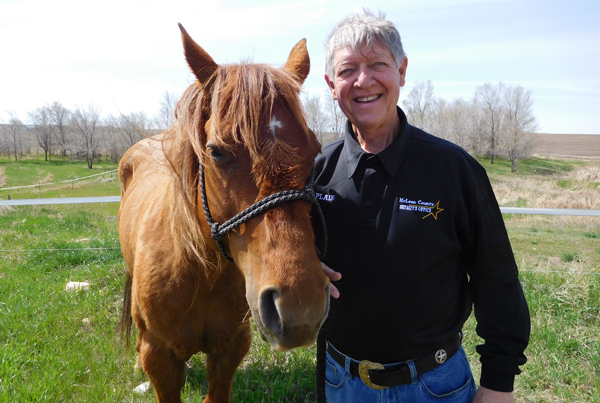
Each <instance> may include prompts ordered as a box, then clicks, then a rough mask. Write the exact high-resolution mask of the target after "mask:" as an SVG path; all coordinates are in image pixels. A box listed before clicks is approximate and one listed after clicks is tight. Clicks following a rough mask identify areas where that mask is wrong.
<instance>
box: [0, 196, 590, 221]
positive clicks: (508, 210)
mask: <svg viewBox="0 0 600 403" xmlns="http://www.w3.org/2000/svg"><path fill="white" fill-rule="evenodd" d="M120 201H121V196H104V197H68V198H60V199H18V200H0V206H34V205H46V204H80V203H82V204H83V203H118V202H120ZM500 211H501V212H502V213H503V214H542V215H569V216H596V217H600V210H593V209H566V208H535V207H500Z"/></svg>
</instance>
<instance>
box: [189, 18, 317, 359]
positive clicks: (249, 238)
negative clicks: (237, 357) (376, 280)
mask: <svg viewBox="0 0 600 403" xmlns="http://www.w3.org/2000/svg"><path fill="white" fill-rule="evenodd" d="M181 29H182V35H183V44H184V49H185V55H186V59H187V62H188V64H189V66H190V68H191V69H192V72H193V73H194V75H195V76H196V77H197V79H198V81H197V82H196V84H195V85H197V86H198V88H199V92H198V94H199V95H198V98H197V100H196V101H195V102H193V105H189V106H187V108H188V111H191V112H193V114H194V115H195V118H194V119H193V121H194V122H195V125H196V126H195V128H194V130H193V131H194V135H193V137H194V140H193V145H194V150H195V153H196V154H197V156H198V158H199V160H200V164H201V165H202V168H203V171H204V177H205V192H206V200H207V204H208V208H209V210H210V213H211V215H212V218H213V219H214V221H215V222H217V223H224V222H226V221H227V220H229V219H231V218H232V217H234V216H236V215H237V214H238V213H240V212H241V211H243V210H244V209H246V208H248V207H249V206H251V205H253V204H254V203H256V202H257V201H260V200H262V199H264V198H265V197H267V196H270V195H272V194H274V193H277V192H279V191H283V190H289V189H303V188H304V187H305V186H306V184H307V182H308V181H309V179H310V176H311V170H312V166H313V160H314V158H315V156H316V154H317V153H318V152H319V150H320V145H319V143H318V141H317V139H316V137H315V135H314V134H313V133H312V132H311V131H310V130H309V129H308V127H307V124H306V121H305V119H304V117H303V114H302V109H301V104H300V100H299V93H300V89H301V86H302V83H303V82H304V80H305V78H306V76H307V75H308V72H309V69H310V60H309V57H308V51H307V49H306V43H305V41H304V40H302V41H300V42H299V43H298V44H297V45H296V46H295V47H294V48H293V49H292V52H291V53H290V56H289V58H288V61H287V63H286V64H285V66H284V67H283V68H281V69H277V68H274V67H271V66H268V65H260V64H249V63H242V64H239V65H227V66H219V65H217V64H216V63H215V62H214V61H213V59H212V58H211V57H210V56H209V55H208V54H207V53H206V52H205V51H204V50H203V49H202V48H201V47H200V46H199V45H198V44H196V43H195V42H194V41H193V40H192V39H191V37H190V36H189V35H188V34H187V32H186V31H185V30H184V29H183V27H181ZM184 97H185V96H184ZM200 183H201V181H199V186H200ZM198 193H199V194H200V193H201V192H198ZM198 205H199V206H201V205H202V204H201V202H200V199H199V200H198ZM310 213H311V204H310V203H307V202H306V201H301V200H295V201H288V202H285V203H282V204H278V205H277V206H275V207H274V208H272V209H270V210H268V211H267V212H266V213H264V214H260V215H258V216H256V217H254V218H252V219H251V220H249V221H247V222H246V223H243V224H241V225H239V226H237V227H235V228H234V229H233V230H231V231H230V232H228V233H227V235H225V237H224V238H223V245H224V249H225V250H226V252H227V254H228V255H229V256H231V258H233V261H234V263H235V264H236V265H237V267H238V268H239V269H240V270H241V272H242V273H243V275H244V278H245V283H246V299H247V301H248V303H249V305H250V309H251V310H252V314H253V316H254V318H255V321H256V324H257V326H258V328H259V329H260V331H261V333H262V335H263V336H264V337H265V338H266V339H267V340H268V341H269V342H270V343H271V345H272V346H273V347H274V348H276V349H278V350H287V349H290V348H294V347H299V346H306V345H311V344H312V343H314V341H315V340H316V336H317V333H318V330H319V328H320V326H321V324H322V323H323V321H324V320H325V318H326V316H327V312H328V309H329V280H328V279H327V277H326V276H325V275H324V273H323V270H322V268H321V265H320V262H319V259H318V257H317V254H316V251H315V246H314V241H315V236H314V233H313V228H312V225H311V217H310ZM198 214H199V216H200V217H204V211H203V210H202V207H199V210H198ZM201 221H203V220H201ZM203 225H204V226H205V227H206V225H205V224H204V222H203Z"/></svg>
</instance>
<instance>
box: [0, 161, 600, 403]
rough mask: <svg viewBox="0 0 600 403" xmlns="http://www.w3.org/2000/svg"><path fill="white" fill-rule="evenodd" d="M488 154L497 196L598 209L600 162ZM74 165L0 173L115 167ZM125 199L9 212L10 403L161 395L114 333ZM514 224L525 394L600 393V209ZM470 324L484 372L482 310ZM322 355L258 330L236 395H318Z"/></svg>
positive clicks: (73, 191) (201, 386)
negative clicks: (526, 337)
mask: <svg viewBox="0 0 600 403" xmlns="http://www.w3.org/2000/svg"><path fill="white" fill-rule="evenodd" d="M481 162H482V164H483V165H484V166H485V168H486V169H487V170H488V173H489V175H490V178H491V180H492V182H493V186H494V188H495V191H496V193H497V196H498V199H499V201H500V203H501V205H504V206H521V207H525V206H527V207H563V208H566V207H574V208H593V209H600V189H599V185H600V161H594V160H585V161H583V160H556V159H541V158H536V159H531V160H527V161H523V162H522V163H521V165H520V167H519V172H518V173H517V174H516V175H515V174H510V163H509V162H507V161H502V160H500V161H498V162H497V163H495V164H494V165H490V164H489V161H486V160H482V161H481ZM70 164H71V163H70V162H67V161H64V162H58V161H56V162H53V163H52V164H50V163H45V162H42V161H35V160H32V161H23V162H20V163H18V164H15V163H11V162H9V161H6V160H0V181H1V180H2V178H4V184H2V186H3V187H4V188H6V187H14V186H22V185H26V184H32V183H38V181H41V180H44V179H45V178H51V180H47V182H57V181H59V180H69V179H71V178H70V177H69V175H70V174H69V173H68V172H69V169H72V171H71V172H77V173H76V175H77V176H78V177H84V176H89V175H90V174H95V173H101V172H104V171H110V170H112V169H114V165H110V164H106V163H104V162H101V163H99V164H98V165H99V167H102V168H97V170H96V169H94V170H93V172H91V173H90V172H89V171H88V170H87V168H85V169H84V168H82V167H84V164H80V166H72V164H71V166H69V165H70ZM79 168H82V169H81V170H78V169H79ZM23 173H24V174H23ZM32 178H33V179H32ZM0 183H2V182H0ZM7 192H10V194H11V197H12V198H13V199H16V198H22V197H36V198H37V197H38V196H41V197H61V196H64V197H74V196H83V195H118V194H119V186H118V183H117V179H116V175H114V174H111V173H108V174H106V175H100V176H97V177H93V178H89V179H86V180H85V181H75V182H73V183H66V184H58V185H52V186H42V187H40V188H39V189H38V188H33V189H21V190H16V191H15V190H10V191H3V190H0V198H2V199H6V198H7V194H8V193H7ZM0 209H2V207H0ZM117 209H118V204H117V203H112V204H104V205H101V204H100V205H64V206H61V205H56V206H24V207H15V208H3V209H2V210H0V284H1V286H0V346H1V348H0V402H2V403H3V402H42V401H47V402H154V401H155V398H154V396H153V395H152V394H151V393H144V394H140V395H138V394H135V393H134V392H133V389H134V388H135V387H136V386H138V385H139V384H141V383H143V382H145V381H146V379H144V378H143V376H141V375H139V374H135V373H134V371H133V366H134V363H135V351H134V349H133V347H130V348H128V349H126V348H124V347H123V345H122V343H121V342H120V340H119V339H118V337H117V333H116V327H117V322H118V317H119V315H120V309H121V298H122V286H123V279H124V276H123V273H124V270H125V267H124V263H123V261H122V257H121V253H120V250H119V243H118V231H117V225H116V214H117ZM505 223H506V226H507V229H508V231H509V236H510V238H511V242H512V245H513V249H514V252H515V257H516V260H517V263H518V264H519V269H520V272H521V280H522V283H523V288H524V290H525V293H526V297H527V300H528V302H529V306H530V311H531V316H532V338H531V343H530V345H529V347H528V349H527V351H526V355H527V356H528V358H529V361H528V363H527V364H526V365H525V366H524V367H523V374H522V375H520V376H519V377H517V383H516V396H517V400H518V401H526V402H575V401H576V402H599V401H600V398H599V396H600V217H564V216H563V217H561V216H527V215H516V214H512V215H505ZM69 281H89V283H90V290H89V291H79V292H67V291H65V285H66V284H67V282H69ZM465 333H466V338H465V349H466V351H467V353H468V355H469V357H470V360H471V363H472V366H473V369H474V372H475V373H476V379H478V376H477V374H478V372H479V364H478V356H477V354H476V352H475V346H476V345H477V344H478V343H480V340H479V339H478V337H477V336H476V333H475V322H474V320H473V318H471V319H470V320H469V321H468V322H467V325H466V327H465ZM314 360H315V348H314V347H313V348H310V349H300V350H295V351H293V352H291V353H277V352H273V351H271V350H270V349H269V347H268V345H266V344H265V343H264V342H262V341H261V340H260V337H258V336H256V337H254V343H253V347H252V349H251V352H250V354H249V355H248V356H247V357H246V359H245V360H244V362H243V364H242V366H241V368H240V369H239V370H238V373H237V375H236V380H235V383H234V390H233V393H232V401H236V402H314V401H316V396H315V393H314ZM189 365H190V370H189V371H188V373H187V375H186V386H185V390H184V393H183V400H184V401H185V402H198V401H201V400H202V397H203V395H204V394H205V393H206V390H207V383H206V380H205V376H204V364H203V361H202V356H196V357H194V358H193V359H192V360H191V361H190V363H189Z"/></svg>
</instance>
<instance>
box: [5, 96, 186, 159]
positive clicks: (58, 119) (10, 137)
mask: <svg viewBox="0 0 600 403" xmlns="http://www.w3.org/2000/svg"><path fill="white" fill-rule="evenodd" d="M176 103H177V97H176V96H175V95H174V94H172V93H169V92H165V93H164V94H163V97H162V99H161V101H160V109H159V111H158V113H157V114H156V115H155V116H153V117H151V116H149V115H148V114H146V113H145V112H143V111H139V112H131V113H129V114H121V115H119V116H114V115H110V114H109V115H107V116H102V113H101V109H100V107H98V106H97V105H94V104H89V105H87V106H77V107H76V108H75V109H68V108H66V107H65V106H63V105H62V104H61V103H60V102H58V101H56V102H52V103H49V104H46V105H43V106H40V107H38V108H36V109H35V110H33V111H31V112H28V113H27V116H26V118H25V120H21V119H20V117H19V116H18V115H17V113H16V112H15V111H7V115H8V120H6V121H4V122H0V124H1V125H0V155H5V156H7V157H9V158H12V159H14V160H15V161H18V160H19V159H21V158H22V157H23V156H24V155H26V154H29V153H31V152H32V151H34V150H35V151H39V150H40V149H41V150H42V152H43V153H44V156H45V160H46V161H48V160H49V159H52V156H61V157H63V158H64V157H67V158H69V159H71V160H83V161H86V163H87V166H88V168H90V169H92V167H93V165H94V163H95V162H96V161H98V159H99V158H100V157H102V156H104V157H106V158H110V159H111V160H112V161H114V162H117V161H119V159H120V158H121V156H122V155H123V154H124V153H125V151H127V149H129V148H130V147H131V146H133V145H134V144H135V143H137V142H138V141H140V140H141V139H143V138H144V137H145V136H149V135H152V134H155V133H157V132H160V131H162V130H164V129H166V128H168V127H169V126H170V125H172V124H173V120H174V112H175V105H176ZM38 147H39V148H38Z"/></svg>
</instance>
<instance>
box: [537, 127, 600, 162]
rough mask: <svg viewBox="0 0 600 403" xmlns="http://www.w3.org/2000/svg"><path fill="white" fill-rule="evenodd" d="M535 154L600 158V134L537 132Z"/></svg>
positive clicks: (541, 155)
mask: <svg viewBox="0 0 600 403" xmlns="http://www.w3.org/2000/svg"><path fill="white" fill-rule="evenodd" d="M533 154H534V155H537V156H540V157H559V158H560V157H568V158H590V159H600V135H583V134H545V133H536V134H534V141H533Z"/></svg>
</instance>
